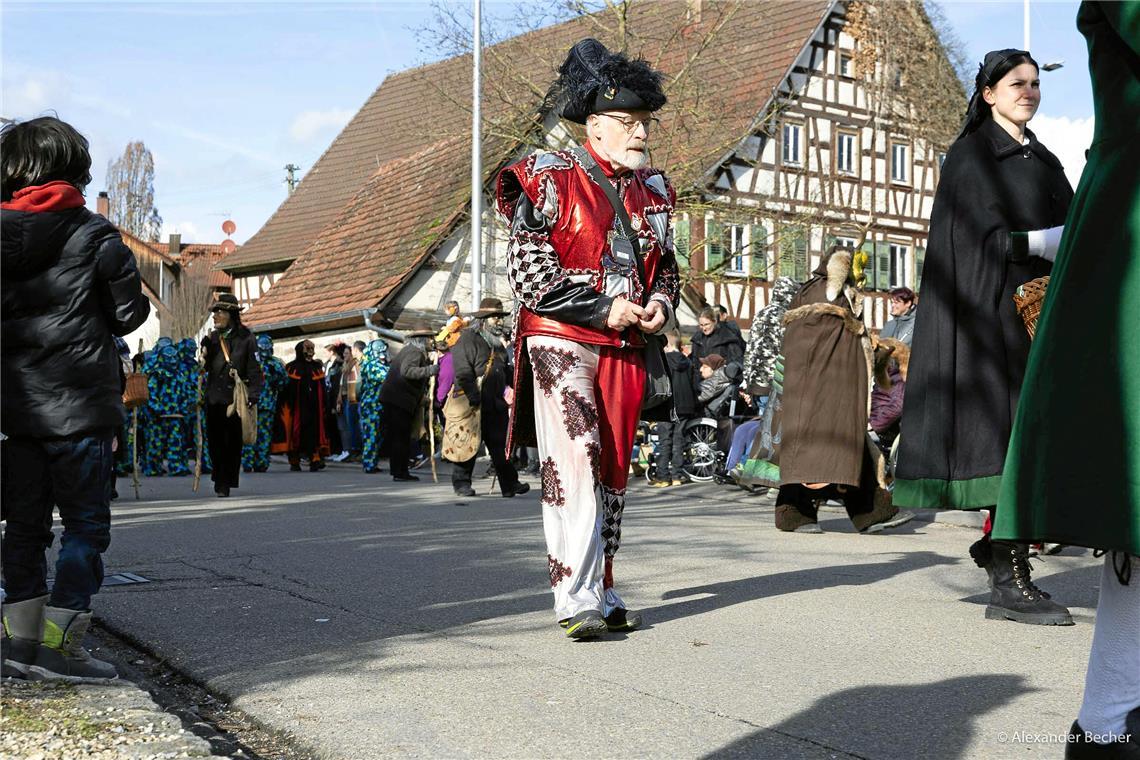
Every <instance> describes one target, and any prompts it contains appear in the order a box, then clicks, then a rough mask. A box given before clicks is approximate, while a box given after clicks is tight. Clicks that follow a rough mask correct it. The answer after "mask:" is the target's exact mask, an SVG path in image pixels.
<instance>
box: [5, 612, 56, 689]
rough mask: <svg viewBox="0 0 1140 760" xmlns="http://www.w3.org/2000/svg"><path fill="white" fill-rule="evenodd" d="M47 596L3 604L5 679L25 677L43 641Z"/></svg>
mask: <svg viewBox="0 0 1140 760" xmlns="http://www.w3.org/2000/svg"><path fill="white" fill-rule="evenodd" d="M47 600H48V597H47V594H44V595H43V596H37V597H36V598H35V599H25V600H24V601H22V602H8V603H6V604H5V605H4V676H5V677H9V678H27V677H28V668H29V667H31V666H32V664H33V663H35V661H36V649H37V648H38V647H39V645H40V641H41V640H42V639H43V632H44V605H46V604H47Z"/></svg>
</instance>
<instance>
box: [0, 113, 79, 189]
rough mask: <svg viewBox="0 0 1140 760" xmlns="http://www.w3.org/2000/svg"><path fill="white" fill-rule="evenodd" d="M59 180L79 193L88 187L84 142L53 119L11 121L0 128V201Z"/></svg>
mask: <svg viewBox="0 0 1140 760" xmlns="http://www.w3.org/2000/svg"><path fill="white" fill-rule="evenodd" d="M58 180H62V181H64V182H67V183H69V184H71V185H73V186H75V188H76V189H78V190H79V191H80V192H82V191H83V189H84V188H85V187H87V185H89V184H90V183H91V152H90V149H89V146H88V143H87V138H86V137H84V136H83V135H81V134H79V132H77V131H76V129H75V127H73V126H71V125H70V124H68V123H67V122H65V121H60V120H59V119H57V118H55V117H54V116H41V117H40V118H38V119H32V120H30V121H21V122H16V121H12V122H9V123H7V124H5V125H4V127H3V128H0V197H2V198H3V200H5V201H10V200H12V196H13V195H14V194H15V193H16V192H17V191H19V190H23V189H24V188H25V187H32V186H35V185H44V184H47V183H48V182H56V181H58Z"/></svg>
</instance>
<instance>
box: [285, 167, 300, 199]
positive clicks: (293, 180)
mask: <svg viewBox="0 0 1140 760" xmlns="http://www.w3.org/2000/svg"><path fill="white" fill-rule="evenodd" d="M300 170H301V167H299V166H297V165H296V164H285V173H286V177H285V184H286V185H288V186H289V195H292V194H293V191H294V190H296V189H297V183H298V182H300V180H299V179H297V177H296V172H299V171H300Z"/></svg>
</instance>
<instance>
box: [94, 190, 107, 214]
mask: <svg viewBox="0 0 1140 760" xmlns="http://www.w3.org/2000/svg"><path fill="white" fill-rule="evenodd" d="M95 213H96V214H98V215H99V216H101V217H103V218H105V219H109V218H110V217H111V197H110V196H109V195H107V191H106V190H104V191H102V192H101V193H99V197H98V198H96V199H95Z"/></svg>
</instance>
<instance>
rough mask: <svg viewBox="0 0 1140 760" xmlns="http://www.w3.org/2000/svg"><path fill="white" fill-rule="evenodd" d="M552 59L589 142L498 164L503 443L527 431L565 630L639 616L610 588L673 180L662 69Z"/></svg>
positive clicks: (600, 52)
mask: <svg viewBox="0 0 1140 760" xmlns="http://www.w3.org/2000/svg"><path fill="white" fill-rule="evenodd" d="M559 74H560V75H559V78H558V80H557V82H555V84H554V86H553V87H552V89H551V91H550V93H549V95H548V98H547V103H548V104H549V105H550V106H551V107H560V108H561V115H562V117H563V118H566V119H568V120H570V121H573V122H575V123H578V124H582V125H584V126H585V132H586V137H587V141H586V145H585V147H584V148H576V149H574V150H563V151H556V152H551V153H535V154H533V155H531V156H529V157H527V158H526V159H524V160H523V161H520V162H518V163H516V164H514V165H512V166H509V167H507V168H506V169H504V170H503V172H502V173H501V174H500V175H499V181H498V192H497V205H498V210H499V213H500V214H502V216H503V217H505V218H506V219H507V220H508V221H509V223H510V225H511V245H510V250H509V253H508V258H507V267H508V276H509V278H510V281H511V285H512V288H513V289H514V292H515V295H516V297H517V298H518V300H519V302H520V307H519V313H518V318H517V320H516V321H515V327H516V333H517V335H518V338H519V339H518V340H517V342H516V344H515V352H516V361H515V368H516V369H515V372H516V378H515V390H516V403H515V406H514V408H513V420H512V441H511V443H512V444H513V443H520V444H523V445H535V443H537V446H538V450H539V459H540V462H541V473H542V512H543V525H544V529H545V533H546V543H547V563H548V568H549V571H550V585H551V588H552V590H553V592H554V609H555V614H556V616H557V619H558V621H559V623H560V624H561V625H562V626H563V627H564V628H565V630H566V635H567V636H569V637H571V638H589V637H594V636H598V635H600V634H603V633H605V632H606V631H607V630H608V631H627V630H631V629H633V628H636V627H637V626H638V624H639V623H640V617H639V616H638V615H635V614H633V613H631V612H630V611H629V610H628V609H627V608H626V605H625V603H624V602H623V601H622V599H621V597H620V596H618V594H617V592H616V590H615V589H614V572H613V559H614V554H615V553H616V552H617V549H618V546H619V543H620V540H621V527H622V525H621V523H622V511H623V509H624V507H625V487H626V480H627V468H628V464H629V452H630V450H631V447H632V445H633V438H634V433H635V430H636V427H637V421H638V417H639V416H640V413H641V405H642V396H643V393H644V389H645V386H646V371H645V361H644V349H643V347H644V344H645V338H644V334H646V333H658V332H661V331H663V330H665V329H667V327H669V326H671V324H672V323H673V321H674V319H673V310H674V308H675V306H676V303H677V298H678V286H679V282H678V276H677V263H676V259H675V258H674V255H673V243H672V238H671V236H670V232H669V216H670V214H671V213H672V211H673V205H674V201H675V195H674V192H673V189H672V188H671V187H670V185H669V183H668V181H667V180H666V179H665V175H664V174H662V173H661V172H660V171H659V170H656V169H649V168H646V164H647V161H648V153H647V150H648V140H649V132H650V131H651V129H652V126H653V123H654V121H655V120H654V119H653V118H652V113H653V112H654V111H656V110H657V109H659V108H660V107H661V106H662V105H664V104H665V95H664V93H663V92H662V91H661V75H660V74H659V73H658V72H656V71H654V70H652V69H651V68H650V67H649V66H648V64H646V62H645V61H643V60H633V61H631V60H629V59H628V58H627V57H626V56H625V55H623V54H621V53H611V52H610V51H609V50H607V49H606V48H605V47H604V46H603V45H602V44H601V43H600V42H598V41H596V40H591V39H586V40H582V41H581V42H579V43H578V44H576V45H575V46H574V47H573V48H572V49H571V50H570V53H569V55H568V56H567V58H566V60H565V62H564V63H563V64H562V66H561V68H560V69H559ZM619 197H620V199H621V200H620V201H618V200H617V199H618V198H619ZM619 203H620V207H619V205H618V204H619ZM626 217H628V223H627V220H626Z"/></svg>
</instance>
